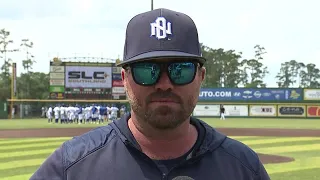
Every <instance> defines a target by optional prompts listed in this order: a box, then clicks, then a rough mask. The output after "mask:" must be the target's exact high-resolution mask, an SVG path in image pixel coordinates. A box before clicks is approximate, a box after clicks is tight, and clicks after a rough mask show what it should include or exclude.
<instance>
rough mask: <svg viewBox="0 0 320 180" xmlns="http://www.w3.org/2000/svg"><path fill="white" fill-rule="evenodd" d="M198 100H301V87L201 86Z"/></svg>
mask: <svg viewBox="0 0 320 180" xmlns="http://www.w3.org/2000/svg"><path fill="white" fill-rule="evenodd" d="M199 101H253V102H254V101H256V102H257V101H296V102H297V101H302V89H289V88H288V89H277V88H270V89H269V88H256V89H254V88H202V89H201V90H200V94H199Z"/></svg>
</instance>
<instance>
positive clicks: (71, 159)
mask: <svg viewBox="0 0 320 180" xmlns="http://www.w3.org/2000/svg"><path fill="white" fill-rule="evenodd" d="M115 136H116V134H115V133H113V128H112V127H111V126H110V125H106V126H102V127H98V128H94V129H92V130H90V131H89V132H86V133H84V134H82V135H80V136H76V137H74V138H72V139H70V140H68V141H66V142H64V143H63V145H62V147H63V154H64V162H65V163H66V165H67V166H70V165H72V164H73V163H75V162H77V161H78V160H80V159H83V158H85V157H86V156H88V155H89V154H92V153H94V152H95V151H97V150H99V149H101V148H103V147H104V146H106V145H107V144H108V143H109V142H110V141H111V140H112V139H113V138H114V137H115Z"/></svg>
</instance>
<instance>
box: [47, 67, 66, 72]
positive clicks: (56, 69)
mask: <svg viewBox="0 0 320 180" xmlns="http://www.w3.org/2000/svg"><path fill="white" fill-rule="evenodd" d="M50 72H53V73H64V66H50Z"/></svg>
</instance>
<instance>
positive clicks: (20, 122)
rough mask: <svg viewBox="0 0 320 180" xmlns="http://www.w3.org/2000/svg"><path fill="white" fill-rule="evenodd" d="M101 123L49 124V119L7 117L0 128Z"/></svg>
mask: <svg viewBox="0 0 320 180" xmlns="http://www.w3.org/2000/svg"><path fill="white" fill-rule="evenodd" d="M98 126H101V125H99V124H85V125H84V124H82V125H78V124H49V123H48V121H47V119H13V120H10V119H7V120H0V129H36V128H79V127H98Z"/></svg>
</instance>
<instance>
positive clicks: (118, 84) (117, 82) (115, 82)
mask: <svg viewBox="0 0 320 180" xmlns="http://www.w3.org/2000/svg"><path fill="white" fill-rule="evenodd" d="M112 87H123V82H122V80H113V81H112Z"/></svg>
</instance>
